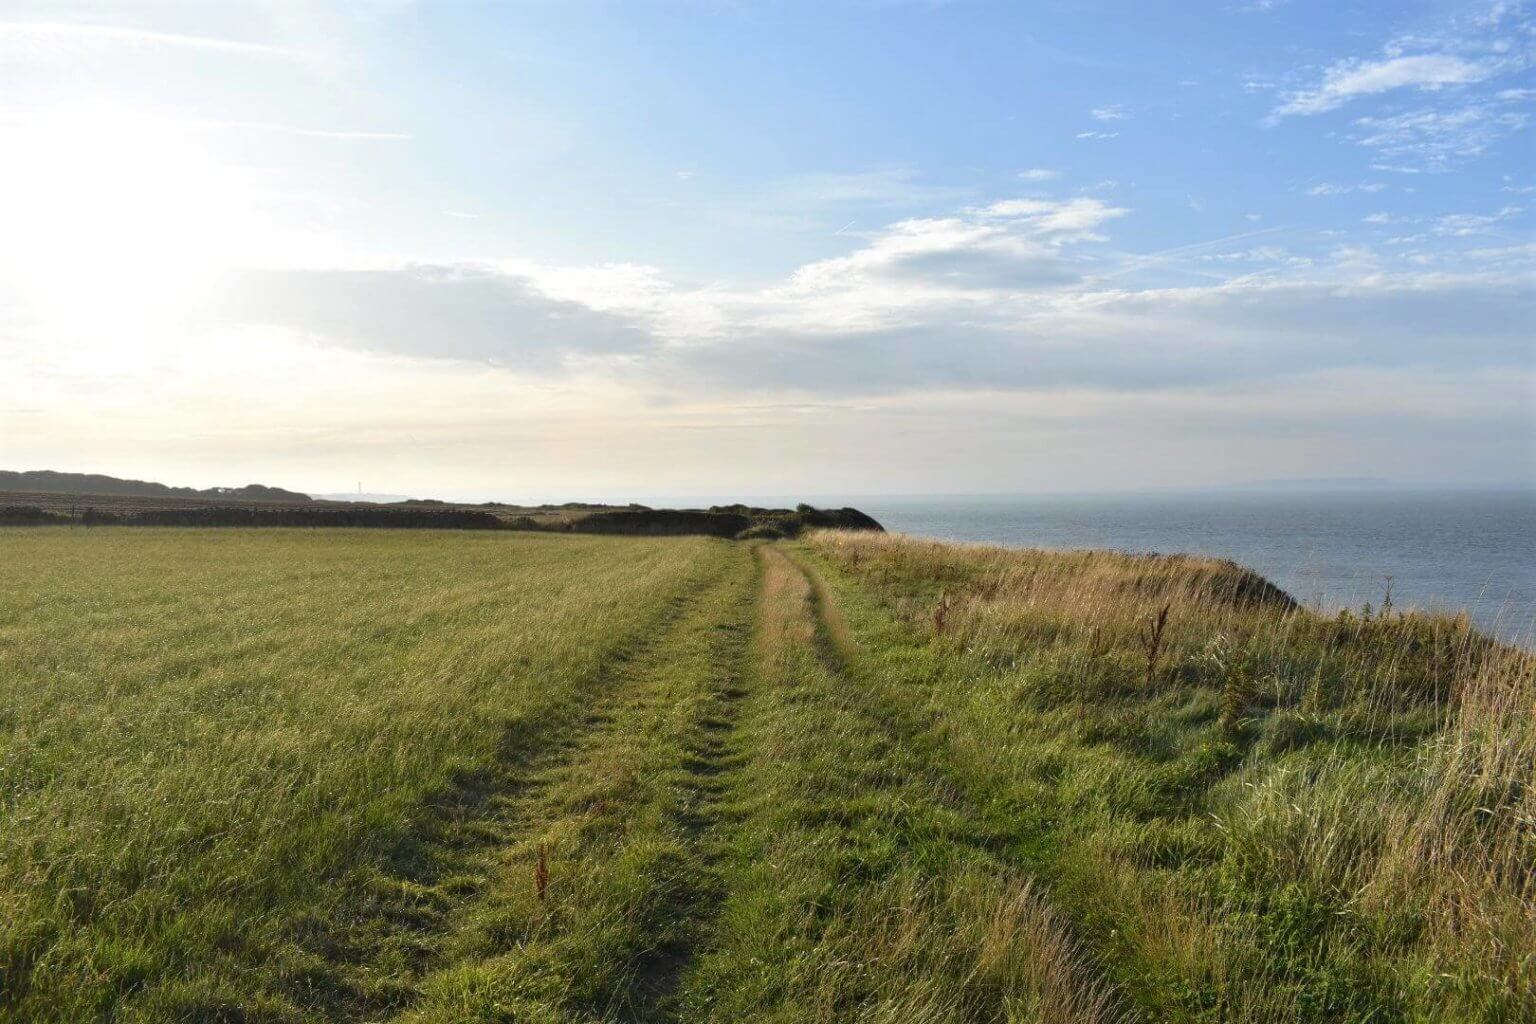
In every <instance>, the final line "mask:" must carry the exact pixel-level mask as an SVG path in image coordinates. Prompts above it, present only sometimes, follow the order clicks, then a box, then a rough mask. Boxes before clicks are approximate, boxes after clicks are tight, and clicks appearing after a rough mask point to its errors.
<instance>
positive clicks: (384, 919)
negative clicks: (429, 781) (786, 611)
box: [312, 578, 718, 1024]
mask: <svg viewBox="0 0 1536 1024" xmlns="http://www.w3.org/2000/svg"><path fill="white" fill-rule="evenodd" d="M717 582H718V578H717V579H714V580H706V581H696V582H695V584H693V585H691V586H689V587H688V588H687V589H685V590H683V591H682V592H680V593H678V594H676V595H673V596H672V597H670V598H669V599H668V600H667V601H666V603H665V606H664V610H663V611H662V612H661V614H660V615H659V616H658V617H657V618H656V620H655V621H654V622H653V623H652V624H651V625H650V626H649V627H648V628H647V629H646V630H644V631H643V632H642V633H641V634H640V635H639V636H638V637H637V638H636V640H635V641H634V642H632V643H631V644H629V645H628V646H625V647H622V648H620V649H618V650H615V651H614V652H613V653H612V654H611V655H609V657H608V658H607V659H606V660H605V661H604V662H603V663H602V664H601V665H600V666H599V668H598V669H597V671H596V672H594V673H593V675H592V678H591V681H590V682H589V684H588V685H586V686H584V687H582V688H581V689H580V692H578V693H576V694H574V695H573V696H572V697H571V698H570V699H569V700H568V701H567V702H565V705H560V704H557V705H556V707H555V708H554V709H553V714H552V715H551V716H549V717H545V718H537V719H528V718H520V719H517V720H514V721H510V722H508V723H507V725H506V726H505V727H504V729H503V733H502V735H501V736H500V738H499V739H498V742H497V749H496V754H495V757H494V758H493V759H492V760H491V762H490V763H489V764H488V765H486V766H485V767H483V768H481V769H478V770H475V771H463V772H459V773H457V774H456V775H455V776H454V777H453V778H452V779H451V781H450V783H449V785H448V787H447V789H446V791H444V792H442V793H440V794H438V795H437V796H435V797H434V798H432V799H431V800H430V801H429V805H428V806H429V807H430V810H429V812H428V815H427V817H428V822H427V824H425V825H424V826H423V827H422V829H421V835H420V836H419V838H418V839H417V840H416V841H415V842H414V843H412V844H411V845H410V846H409V847H408V848H406V849H404V850H402V851H399V852H397V854H396V855H395V857H394V858H393V860H394V863H393V864H392V865H391V867H392V868H393V870H389V871H386V872H384V873H382V874H381V875H380V876H379V877H377V878H376V879H375V880H374V882H373V885H372V889H373V890H374V892H373V894H372V895H373V900H372V902H371V904H370V905H369V906H367V907H365V908H364V910H363V912H362V913H361V914H360V917H361V918H363V919H364V923H365V926H366V925H367V924H368V923H369V922H368V920H367V919H370V918H371V927H370V928H368V933H367V935H366V936H365V937H364V939H363V940H362V941H361V942H357V941H355V940H354V941H353V942H349V943H345V944H341V943H336V944H330V943H325V944H324V945H326V946H328V947H329V948H328V949H327V952H328V953H330V954H331V956H330V957H328V959H331V960H332V963H333V964H335V965H336V966H338V967H339V968H340V970H341V971H342V972H343V977H342V978H341V979H339V982H340V986H339V988H330V995H329V997H328V998H326V999H324V1001H323V1005H320V1006H314V1007H312V1008H314V1009H318V1010H321V1011H322V1012H324V1013H325V1015H326V1017H327V1019H331V1020H336V1021H340V1022H344V1024H371V1022H376V1021H381V1020H388V1019H393V1018H395V1017H397V1016H400V1015H402V1014H404V1013H406V1012H407V1011H409V1010H410V1008H411V1007H412V1006H413V1005H414V1004H415V1003H416V1002H417V1001H418V999H419V996H420V986H421V983H422V982H423V981H424V979H425V978H426V977H427V976H429V975H430V973H431V972H432V971H433V970H434V969H436V968H437V967H439V966H441V961H442V960H443V958H444V951H443V949H442V946H443V944H444V943H445V942H446V941H447V940H448V939H449V938H451V936H452V935H453V933H454V932H455V930H456V926H457V922H458V921H459V920H460V919H461V918H462V917H464V916H466V915H467V914H468V913H469V911H470V909H471V908H472V907H473V905H474V903H475V902H476V901H477V899H478V898H480V897H481V896H482V895H483V894H484V892H485V891H486V889H487V888H488V887H489V886H490V885H491V884H493V882H494V877H495V871H494V866H495V865H494V856H495V853H496V852H497V851H499V850H502V849H505V848H507V847H510V846H514V845H516V844H517V843H518V842H519V841H520V840H521V838H522V836H523V835H524V834H525V833H526V832H527V831H528V829H529V828H530V827H531V825H532V822H531V821H530V819H529V817H528V815H529V812H530V810H532V809H533V808H536V807H537V806H538V805H539V803H540V797H541V795H542V794H543V792H544V791H545V790H546V789H548V788H549V786H550V785H551V783H552V781H553V779H554V777H555V776H556V775H557V773H558V772H559V771H560V769H561V767H562V766H566V765H569V764H570V763H571V762H572V760H573V759H575V758H576V757H578V756H579V754H580V752H581V751H582V750H583V749H584V748H585V746H586V741H588V740H590V738H591V737H592V736H593V735H594V734H599V733H601V732H602V731H603V730H606V729H609V728H612V726H613V724H614V721H615V714H614V711H615V708H616V707H617V705H619V704H620V703H621V702H622V701H623V700H624V698H625V697H626V696H627V695H628V694H630V693H632V692H633V690H634V689H635V688H637V687H639V686H640V685H642V683H643V681H644V679H643V673H639V672H637V671H636V666H639V665H643V664H644V662H645V660H646V658H647V656H648V655H650V653H651V652H653V651H655V650H656V649H658V648H660V647H661V646H663V645H664V644H665V642H666V640H667V638H668V637H670V636H671V635H673V634H674V633H675V632H676V631H677V630H678V628H679V627H680V626H681V625H682V624H683V623H684V622H685V620H686V618H687V616H688V614H689V612H690V611H691V610H693V609H694V608H695V607H697V606H698V605H699V604H700V603H701V602H702V600H703V599H704V595H705V594H706V593H707V592H708V591H709V589H710V584H711V583H717ZM583 700H585V701H586V702H587V703H586V705H585V712H584V713H583V712H582V710H581V702H582V701H583ZM324 990H325V988H321V989H317V990H315V991H316V993H317V994H318V992H319V991H324ZM337 993H340V996H339V998H338V995H337Z"/></svg>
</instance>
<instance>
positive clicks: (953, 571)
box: [810, 533, 1536, 1022]
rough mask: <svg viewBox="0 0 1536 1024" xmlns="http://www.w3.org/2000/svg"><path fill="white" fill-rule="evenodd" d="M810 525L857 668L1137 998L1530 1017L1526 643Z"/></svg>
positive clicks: (1224, 1015)
mask: <svg viewBox="0 0 1536 1024" xmlns="http://www.w3.org/2000/svg"><path fill="white" fill-rule="evenodd" d="M810 545H811V550H812V552H813V554H814V558H815V561H816V564H818V565H819V566H820V567H822V568H823V569H824V570H825V571H826V573H827V576H828V580H829V583H830V584H831V586H832V589H833V591H835V594H836V596H837V599H838V600H839V601H840V603H841V604H842V606H843V608H844V610H845V611H846V613H847V615H848V619H849V621H850V623H851V627H850V629H849V635H850V637H851V638H852V639H851V641H850V650H851V651H853V655H852V658H853V663H854V665H855V667H856V669H857V675H858V678H859V679H860V680H861V682H863V683H864V684H865V685H867V686H868V687H870V688H871V689H872V690H873V691H875V692H877V693H881V694H883V695H884V696H885V699H886V700H888V701H889V702H891V703H892V704H893V705H897V706H901V707H905V708H908V709H910V713H911V714H912V715H913V716H914V717H915V718H917V719H918V720H920V721H921V722H922V724H923V728H924V731H925V733H926V734H927V735H930V736H932V737H935V738H936V741H937V742H941V743H942V744H943V746H944V748H945V749H946V750H947V751H948V753H949V757H950V760H951V764H952V766H953V769H954V771H956V772H957V773H959V774H960V775H961V777H962V780H963V781H962V785H964V787H965V788H966V791H967V792H968V793H969V794H970V795H971V796H972V798H973V799H976V800H988V801H999V800H1001V801H1005V802H1007V803H1009V804H1011V805H1012V806H1013V807H1015V808H1016V812H1015V813H1014V814H1012V815H1011V816H1010V818H1009V821H1010V822H1011V825H1010V827H1011V829H1012V831H1013V834H1014V836H1015V838H1016V840H1017V843H1018V847H1017V849H1018V850H1019V851H1020V853H1021V855H1022V856H1024V857H1026V859H1027V860H1028V862H1029V863H1030V864H1031V865H1032V867H1033V870H1035V872H1036V873H1037V874H1038V876H1039V877H1040V878H1041V879H1042V880H1044V882H1045V883H1046V884H1047V889H1048V891H1049V894H1050V898H1051V899H1052V901H1053V902H1054V903H1055V904H1056V906H1057V907H1058V908H1059V909H1060V910H1061V911H1062V912H1063V913H1064V914H1065V915H1066V916H1067V917H1068V918H1069V919H1071V920H1072V921H1074V922H1075V923H1076V925H1077V927H1078V928H1079V931H1080V934H1082V935H1083V936H1084V937H1085V938H1086V939H1087V940H1088V943H1089V945H1090V947H1091V948H1092V949H1093V950H1094V952H1095V953H1096V954H1097V955H1098V958H1099V961H1100V962H1101V963H1103V964H1105V965H1106V967H1107V970H1108V971H1109V973H1110V975H1111V976H1112V977H1113V978H1114V980H1115V981H1117V982H1118V983H1119V984H1120V986H1121V987H1122V988H1123V990H1124V992H1125V993H1126V996H1127V999H1128V1001H1129V1002H1130V1003H1131V1004H1133V1005H1134V1006H1135V1007H1136V1008H1138V1009H1139V1010H1140V1011H1141V1012H1142V1013H1144V1014H1145V1015H1147V1016H1148V1017H1150V1018H1151V1019H1160V1020H1189V1021H1206V1020H1208V1021H1253V1022H1260V1021H1265V1022H1268V1021H1303V1020H1305V1021H1361V1022H1364V1021H1409V1020H1413V1021H1421V1020H1434V1021H1447V1022H1449V1021H1516V1020H1531V1019H1536V994H1533V993H1536V902H1533V897H1536V867H1533V866H1536V789H1533V787H1532V784H1531V779H1532V777H1533V771H1536V718H1533V711H1536V662H1533V659H1532V657H1531V656H1530V655H1529V654H1526V653H1524V652H1521V651H1515V650H1510V649H1508V648H1502V647H1498V646H1496V645H1494V644H1493V643H1491V642H1490V641H1488V640H1487V639H1486V638H1484V637H1481V636H1480V635H1478V634H1476V633H1475V632H1474V631H1473V630H1472V629H1471V628H1470V627H1469V626H1468V624H1467V622H1466V620H1465V619H1464V618H1453V617H1446V616H1434V615H1420V614H1406V615H1405V614H1400V613H1397V612H1394V611H1391V610H1390V609H1388V610H1386V611H1382V610H1378V611H1376V612H1375V613H1374V614H1370V615H1361V614H1349V613H1345V614H1340V615H1336V616H1326V615H1321V614H1317V613H1315V612H1312V611H1308V610H1306V609H1303V608H1300V607H1297V606H1296V605H1295V604H1293V603H1292V602H1290V601H1289V600H1288V599H1286V598H1285V597H1284V595H1280V594H1278V593H1276V592H1272V591H1271V590H1270V589H1268V588H1266V587H1264V586H1263V585H1262V584H1261V582H1260V581H1257V580H1255V579H1254V578H1253V577H1252V576H1251V574H1248V573H1246V572H1245V571H1243V570H1241V569H1239V568H1238V567H1236V566H1233V565H1230V564H1227V563H1220V562H1213V561H1210V560H1204V559H1191V558H1135V557H1131V556H1125V555H1116V554H1111V553H1105V552H1093V553H1060V552H1041V551H1004V550H1001V549H993V548H982V547H971V548H959V547H954V546H944V545H936V544H932V543H928V542H922V541H916V540H911V539H904V538H898V537H889V536H860V535H856V534H835V533H827V534H819V535H816V536H815V537H814V538H813V539H812V540H811V542H810ZM941 609H942V611H941ZM1165 609H1166V627H1165V629H1164V630H1163V635H1162V637H1161V638H1160V640H1161V643H1160V649H1159V651H1158V653H1157V656H1156V659H1155V662H1154V663H1152V664H1150V665H1149V660H1150V659H1149V654H1150V649H1151V647H1152V646H1153V645H1152V644H1150V643H1149V640H1150V638H1151V636H1152V634H1153V633H1154V632H1155V623H1156V620H1157V619H1158V617H1159V616H1161V615H1162V614H1163V612H1164V610H1165ZM1149 668H1150V671H1149ZM1149 679H1150V682H1149Z"/></svg>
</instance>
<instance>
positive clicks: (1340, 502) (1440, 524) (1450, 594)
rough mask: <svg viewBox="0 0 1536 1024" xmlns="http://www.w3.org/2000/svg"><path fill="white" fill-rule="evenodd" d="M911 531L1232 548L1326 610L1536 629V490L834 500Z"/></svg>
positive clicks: (1034, 541) (1520, 636) (1514, 634)
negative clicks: (1391, 612)
mask: <svg viewBox="0 0 1536 1024" xmlns="http://www.w3.org/2000/svg"><path fill="white" fill-rule="evenodd" d="M812 503H813V504H817V505H833V504H836V505H843V504H848V505H853V506H855V507H857V508H860V509H862V510H864V511H865V512H868V513H869V514H870V515H872V516H874V517H875V518H876V519H878V520H880V522H881V523H882V524H883V525H884V526H885V527H886V529H888V530H893V531H897V532H901V533H909V534H916V535H919V536H924V537H935V538H939V539H943V540H955V541H976V542H982V543H987V544H1002V545H1008V546H1016V547H1042V548H1114V549H1118V550H1122V551H1132V552H1161V553H1174V552H1188V553H1195V554H1203V555H1214V556H1218V557H1221V558H1230V559H1232V560H1233V561H1236V562H1240V563H1241V564H1243V565H1246V566H1248V567H1250V568H1252V569H1255V570H1257V571H1258V572H1260V573H1262V574H1263V575H1264V576H1265V577H1267V578H1268V579H1270V580H1271V581H1272V582H1274V583H1275V584H1277V585H1278V586H1280V587H1282V588H1284V589H1285V590H1286V591H1287V592H1289V593H1290V594H1291V595H1292V596H1293V597H1295V598H1296V599H1297V600H1298V601H1301V602H1303V603H1305V604H1309V605H1313V606H1316V607H1319V608H1321V609H1324V610H1336V609H1339V608H1345V607H1349V608H1360V607H1362V606H1363V605H1365V604H1366V603H1369V604H1371V605H1372V606H1373V607H1380V606H1381V603H1382V601H1383V599H1384V597H1385V595H1386V593H1387V589H1388V587H1390V588H1391V594H1392V603H1393V605H1394V606H1395V607H1398V608H1423V609H1437V610H1447V611H1458V610H1462V609H1465V610H1466V611H1467V612H1468V614H1469V615H1470V616H1471V617H1472V619H1473V621H1475V622H1476V623H1478V624H1479V625H1480V626H1481V627H1482V628H1483V629H1485V630H1487V631H1489V632H1491V633H1494V634H1496V635H1498V636H1500V637H1502V638H1504V639H1506V640H1509V641H1513V642H1517V643H1522V644H1525V645H1527V646H1530V645H1531V641H1532V637H1533V635H1536V491H1470V490H1467V491H1447V490H1440V491H1415V490H1383V491H1369V492H1334V491H1317V492H1310V491H1300V492H1272V491H1258V492H1235V493H1183V494H1098V495H1028V496H1023V495H979V496H958V495H955V496H942V497H934V496H929V497H920V496H862V497H852V496H848V497H846V498H839V497H836V496H832V497H820V498H816V499H812Z"/></svg>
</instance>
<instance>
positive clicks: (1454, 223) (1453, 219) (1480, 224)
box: [1435, 206, 1524, 238]
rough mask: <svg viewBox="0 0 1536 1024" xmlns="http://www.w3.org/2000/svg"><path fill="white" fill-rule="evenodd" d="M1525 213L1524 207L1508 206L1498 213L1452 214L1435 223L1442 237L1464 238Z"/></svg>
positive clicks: (1436, 229) (1483, 231)
mask: <svg viewBox="0 0 1536 1024" xmlns="http://www.w3.org/2000/svg"><path fill="white" fill-rule="evenodd" d="M1523 212H1524V209H1523V207H1519V206H1506V207H1504V208H1503V209H1501V210H1499V211H1498V212H1496V213H1451V214H1446V215H1445V216H1443V217H1439V218H1437V219H1436V221H1435V232H1436V234H1441V235H1453V236H1456V237H1460V238H1464V237H1467V236H1469V235H1480V234H1484V233H1486V232H1487V229H1488V228H1490V227H1492V226H1493V225H1495V224H1497V223H1499V222H1500V221H1505V220H1509V219H1510V218H1512V217H1517V216H1519V215H1520V214H1521V213H1523Z"/></svg>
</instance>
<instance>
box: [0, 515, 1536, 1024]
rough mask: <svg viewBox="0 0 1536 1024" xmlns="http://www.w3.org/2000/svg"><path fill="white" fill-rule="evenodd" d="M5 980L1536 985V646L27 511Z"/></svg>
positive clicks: (612, 986)
mask: <svg viewBox="0 0 1536 1024" xmlns="http://www.w3.org/2000/svg"><path fill="white" fill-rule="evenodd" d="M0 694H3V699H0V1019H3V1020H17V1021H50V1022H51V1021H58V1022H64V1021H70V1022H74V1021H93V1020H102V1021H114V1022H118V1021H121V1022H147V1021H156V1022H159V1021H189V1022H191V1021H230V1022H252V1024H255V1022H274V1024H275V1022H309V1021H316V1022H318V1021H343V1022H364V1021H391V1020H399V1021H412V1022H442V1024H447V1022H455V1024H460V1022H462V1024H469V1022H485V1021H499V1022H514V1021H515V1022H544V1021H600V1020H617V1021H722V1022H724V1021H745V1020H752V1021H775V1022H803V1021H823V1022H830V1021H864V1022H877V1021H878V1022H890V1024H896V1022H956V1024H958V1022H982V1021H1019V1022H1049V1024H1055V1022H1062V1024H1065V1022H1079V1021H1083V1022H1094V1021H1104V1022H1109V1021H1149V1022H1150V1021H1210V1022H1218V1021H1219V1022H1254V1024H1258V1022H1270V1021H1317V1022H1333V1021H1355V1022H1361V1024H1364V1022H1394V1021H1402V1022H1408V1021H1444V1022H1453V1021H1526V1020H1536V995H1533V993H1536V909H1533V908H1536V883H1533V865H1536V787H1533V786H1532V783H1531V779H1532V777H1533V772H1536V721H1533V712H1536V666H1533V664H1532V659H1531V657H1530V656H1528V655H1525V654H1522V653H1520V652H1515V651H1511V650H1508V649H1506V648H1500V647H1497V646H1495V645H1493V644H1491V643H1490V642H1488V641H1487V640H1485V639H1484V638H1482V637H1480V636H1478V635H1477V634H1476V633H1475V632H1474V631H1472V630H1471V629H1470V628H1469V627H1468V626H1467V624H1466V622H1465V621H1464V620H1461V619H1454V618H1446V617H1425V616H1418V615H1402V614H1400V613H1397V612H1395V611H1393V610H1390V609H1387V610H1382V609H1377V610H1374V611H1372V612H1371V613H1370V614H1368V615H1366V614H1362V613H1359V612H1356V613H1353V614H1346V615H1341V616H1321V615H1318V614H1316V613H1313V612H1310V611H1308V610H1305V609H1302V608H1298V607H1296V606H1295V605H1294V604H1292V603H1291V602H1290V601H1289V600H1288V599H1287V598H1286V597H1285V596H1284V595H1283V594H1280V593H1279V592H1278V591H1275V590H1273V588H1270V587H1268V586H1267V585H1265V584H1264V583H1263V582H1262V581H1260V580H1258V579H1257V578H1255V577H1253V576H1251V575H1250V574H1248V573H1246V572H1244V571H1242V570H1240V569H1238V568H1237V567H1235V566H1231V565H1228V564H1225V563H1217V562H1211V561H1205V560H1198V559H1178V558H1157V559H1152V558H1131V557H1128V556H1122V555H1112V554H1106V553H1071V554H1067V553H1044V552H1004V551H1000V550H997V549H989V548H969V547H953V546H943V545H936V544H930V543H926V542H921V541H915V540H909V539H904V538H899V537H891V536H886V535H879V534H854V533H819V534H814V535H812V536H811V537H810V538H809V539H808V540H805V541H801V542H796V543H792V544H786V543H774V544H745V543H735V542H729V541H719V540H711V539H705V538H675V539H641V538H620V537H600V536H556V535H542V534H535V533H475V532H437V531H410V532H405V531H400V532H396V531H351V530H334V529H333V530H277V529H266V530H239V529H219V530H178V529H171V528H157V529H129V528H99V529H88V528H75V527H69V528H53V527H46V528H32V529H27V528H15V529H6V530H0Z"/></svg>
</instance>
